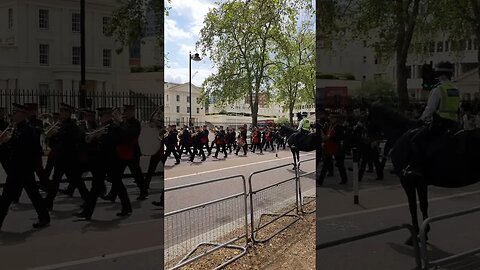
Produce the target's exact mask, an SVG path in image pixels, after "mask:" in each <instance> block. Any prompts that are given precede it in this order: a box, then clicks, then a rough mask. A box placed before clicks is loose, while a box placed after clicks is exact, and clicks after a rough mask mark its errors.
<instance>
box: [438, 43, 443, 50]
mask: <svg viewBox="0 0 480 270" xmlns="http://www.w3.org/2000/svg"><path fill="white" fill-rule="evenodd" d="M437 52H443V41H440V42H437Z"/></svg>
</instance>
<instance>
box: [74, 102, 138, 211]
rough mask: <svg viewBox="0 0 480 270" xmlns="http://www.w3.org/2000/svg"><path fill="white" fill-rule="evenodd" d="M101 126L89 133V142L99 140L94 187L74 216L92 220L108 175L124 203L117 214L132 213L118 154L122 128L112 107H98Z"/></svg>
mask: <svg viewBox="0 0 480 270" xmlns="http://www.w3.org/2000/svg"><path fill="white" fill-rule="evenodd" d="M97 111H98V114H99V116H100V123H101V127H100V128H99V129H97V130H96V131H95V132H93V133H91V134H89V136H87V138H86V140H87V142H91V141H97V143H98V147H99V150H98V151H99V152H98V162H99V164H98V166H96V169H97V170H98V171H97V173H95V174H94V179H93V182H92V188H91V190H90V193H89V194H88V197H87V200H86V201H85V207H84V208H83V211H82V212H79V213H75V214H74V216H76V217H79V218H83V219H85V220H90V219H91V217H92V215H93V212H94V210H95V205H96V203H97V200H98V197H99V196H100V195H101V193H102V191H103V186H104V182H105V179H106V177H108V178H109V179H110V180H111V182H112V189H115V190H116V191H117V193H118V197H119V198H120V202H121V204H122V210H121V212H119V213H117V216H119V217H123V216H129V215H130V214H131V213H132V206H131V204H130V199H129V197H128V193H127V189H126V188H125V185H124V184H123V182H122V172H121V171H120V169H121V162H120V160H119V157H118V155H117V146H118V145H119V144H120V139H121V132H122V131H121V129H120V126H119V125H118V124H117V123H115V122H114V121H113V115H112V109H111V108H98V109H97Z"/></svg>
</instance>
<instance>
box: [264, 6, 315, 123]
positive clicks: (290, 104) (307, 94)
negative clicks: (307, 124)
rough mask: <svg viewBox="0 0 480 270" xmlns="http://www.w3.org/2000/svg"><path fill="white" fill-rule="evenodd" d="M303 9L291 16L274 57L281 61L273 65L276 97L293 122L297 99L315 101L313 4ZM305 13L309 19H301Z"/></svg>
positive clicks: (277, 44)
mask: <svg viewBox="0 0 480 270" xmlns="http://www.w3.org/2000/svg"><path fill="white" fill-rule="evenodd" d="M304 11H305V12H302V13H299V14H297V16H296V17H295V18H293V17H292V20H290V21H289V24H286V25H285V27H284V29H283V30H282V35H281V36H280V37H279V39H278V40H277V43H276V48H275V52H276V54H275V60H276V61H277V62H279V63H280V64H278V65H274V66H271V72H270V73H271V74H272V77H273V80H274V88H275V90H276V100H277V101H278V102H279V103H281V104H283V107H284V108H285V109H287V110H288V112H289V115H290V116H289V120H290V124H293V117H292V114H293V110H294V108H295V105H296V104H297V102H298V101H300V102H303V103H305V104H309V105H311V104H314V101H315V78H314V74H315V33H314V31H313V25H312V19H313V14H314V13H313V7H312V6H311V5H308V4H307V5H305V10H304ZM305 14H306V15H307V16H306V19H305V20H303V21H300V20H299V18H298V17H299V15H304V16H305ZM299 24H300V27H299V26H298V25H299Z"/></svg>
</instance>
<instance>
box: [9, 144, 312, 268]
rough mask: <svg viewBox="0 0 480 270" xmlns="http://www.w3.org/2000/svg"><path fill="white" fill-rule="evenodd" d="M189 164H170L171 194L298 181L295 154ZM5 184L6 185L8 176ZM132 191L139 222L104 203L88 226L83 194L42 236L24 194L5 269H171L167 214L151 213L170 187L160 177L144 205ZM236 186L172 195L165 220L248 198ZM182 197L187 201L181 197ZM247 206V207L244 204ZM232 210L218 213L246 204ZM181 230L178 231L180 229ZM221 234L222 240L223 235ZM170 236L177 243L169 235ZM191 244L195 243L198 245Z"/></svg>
mask: <svg viewBox="0 0 480 270" xmlns="http://www.w3.org/2000/svg"><path fill="white" fill-rule="evenodd" d="M313 156H314V154H313V153H309V154H307V153H305V155H304V156H303V157H302V159H307V158H312V157H313ZM186 159H187V157H186V156H184V157H182V163H181V164H179V165H173V164H174V159H169V160H168V161H167V163H166V165H165V177H166V180H165V187H167V188H169V187H173V186H178V185H185V184H189V183H197V182H201V181H206V180H211V179H214V178H218V177H225V176H230V175H243V176H244V177H246V178H248V176H249V175H250V174H251V173H252V172H254V171H258V170H263V169H267V168H271V167H273V166H280V165H285V166H283V167H282V168H280V169H277V170H275V171H269V172H267V173H264V174H263V175H261V177H260V175H258V177H257V178H256V179H252V182H253V183H254V184H253V185H252V186H253V187H254V188H255V189H258V188H263V187H265V186H267V185H270V184H272V183H276V182H278V181H279V180H281V179H287V178H289V177H292V176H294V172H293V171H292V170H291V164H290V163H291V154H290V151H288V150H287V151H283V150H282V151H280V152H279V157H278V158H277V157H275V154H274V153H269V152H266V153H265V154H264V155H260V154H254V153H251V152H249V153H248V156H247V157H241V156H234V155H231V156H229V157H228V158H227V159H226V160H221V159H218V160H216V159H214V158H212V157H209V158H208V159H207V161H205V162H203V163H201V162H199V160H198V159H197V160H196V161H195V162H194V163H189V162H186ZM141 163H142V167H143V169H144V170H145V169H146V166H147V164H148V157H142V161H141ZM310 163H311V164H309V163H307V162H306V163H305V164H304V165H302V166H303V167H304V168H302V169H303V170H304V171H312V170H314V168H315V167H314V162H313V161H311V162H310ZM127 173H128V172H127ZM0 177H2V176H1V172H0ZM0 179H2V178H0ZM240 182H241V180H240ZM124 183H125V184H126V185H127V190H128V193H129V195H130V199H131V200H132V206H133V214H132V215H131V216H130V217H127V218H118V217H116V216H115V213H116V212H118V211H119V210H120V205H119V203H118V201H117V202H116V203H110V202H104V201H102V200H99V203H98V204H97V208H96V210H95V213H94V215H93V217H92V220H91V221H80V220H78V219H76V218H74V217H72V213H74V212H76V211H79V205H80V204H81V199H79V198H78V197H79V195H78V193H76V194H75V195H74V197H73V198H72V197H68V196H65V195H58V196H57V199H56V201H55V204H54V211H53V212H52V213H51V217H52V222H51V225H50V226H49V227H47V228H44V229H41V230H33V229H31V224H32V223H33V222H35V220H36V213H35V211H34V210H33V209H32V206H31V204H30V201H29V200H28V198H27V197H26V195H25V193H24V194H23V195H22V197H21V199H20V203H19V204H16V205H14V206H12V207H11V210H10V212H9V214H8V215H7V217H6V220H5V222H4V226H3V227H2V231H0V265H1V269H9V270H16V269H68V270H73V269H102V270H109V269H116V270H118V269H145V270H149V269H152V270H158V269H164V266H163V265H162V262H163V256H164V253H163V248H164V244H163V242H164V239H163V232H164V228H163V226H164V219H163V215H164V211H163V210H160V209H159V208H157V207H155V206H152V205H151V202H152V201H153V200H158V199H159V196H160V190H161V188H162V186H163V185H164V183H163V181H161V178H160V177H154V179H152V183H151V190H150V197H149V199H148V200H146V201H143V202H137V201H134V200H135V198H136V196H137V195H138V194H139V191H138V189H137V187H136V186H135V184H134V183H133V180H132V179H126V180H124ZM226 183H228V184H226ZM232 183H233V182H223V183H222V185H218V184H217V185H216V186H213V187H208V188H206V189H202V188H203V187H198V189H197V190H196V191H189V192H177V194H175V196H171V194H170V193H169V192H167V193H166V195H165V201H166V209H165V213H166V212H171V211H173V210H179V209H182V208H185V207H188V206H191V205H194V204H198V203H202V202H205V201H211V200H212V198H213V199H215V198H221V197H224V196H225V195H227V194H229V193H232V192H233V193H236V192H238V190H237V189H236V188H237V187H240V191H242V190H243V187H242V185H241V184H240V185H237V186H235V185H233V184H232ZM63 185H65V184H63ZM87 185H89V183H87ZM313 188H314V185H313V181H310V182H309V184H308V185H307V184H305V190H306V191H307V190H310V191H311V190H313ZM207 191H208V192H207ZM172 194H173V193H172ZM178 194H181V196H180V197H178V196H179V195H178ZM192 194H193V195H192ZM260 201H261V200H260ZM241 202H243V200H242V201H241ZM241 206H242V207H243V205H242V204H241ZM228 207H230V208H225V209H223V210H222V209H216V210H215V211H216V212H215V213H224V212H225V211H226V210H228V209H231V207H237V208H238V203H237V202H235V201H233V202H230V204H229V206H228ZM242 209H243V208H242ZM239 213H240V212H239ZM241 213H242V214H243V212H241ZM193 220H195V219H193ZM207 220H208V219H207ZM222 222H225V220H222V217H219V219H217V220H216V221H215V222H212V223H211V224H210V225H209V226H211V227H212V228H213V227H215V226H217V225H218V224H220V223H222ZM192 223H193V224H195V223H194V222H192ZM178 224H179V223H175V226H177V225H178ZM222 224H223V223H222ZM183 227H187V226H183ZM187 228H188V227H187ZM210 232H212V231H210ZM213 232H216V233H219V231H213ZM195 233H197V235H196V236H198V235H199V234H198V232H196V231H193V234H191V235H190V236H192V237H194V238H195ZM166 235H169V234H168V232H167V234H166ZM170 235H172V234H170ZM186 239H187V240H190V239H191V237H187V238H186ZM166 240H167V238H166Z"/></svg>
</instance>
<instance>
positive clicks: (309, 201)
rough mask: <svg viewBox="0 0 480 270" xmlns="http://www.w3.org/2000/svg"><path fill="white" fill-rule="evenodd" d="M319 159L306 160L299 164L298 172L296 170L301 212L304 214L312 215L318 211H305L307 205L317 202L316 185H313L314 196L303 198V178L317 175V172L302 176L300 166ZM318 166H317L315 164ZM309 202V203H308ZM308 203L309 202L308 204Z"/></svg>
mask: <svg viewBox="0 0 480 270" xmlns="http://www.w3.org/2000/svg"><path fill="white" fill-rule="evenodd" d="M316 160H317V159H316V158H311V159H306V160H302V161H300V162H299V163H298V166H297V170H296V172H295V173H296V175H297V178H298V198H299V201H300V212H302V213H303V214H312V213H315V211H316V209H313V210H311V211H305V209H304V206H306V205H307V204H310V203H312V202H314V201H315V200H316V197H315V191H316V190H315V184H313V188H312V189H313V196H311V195H310V196H302V177H305V176H307V175H312V174H314V175H315V174H316V170H314V171H313V172H306V173H303V174H300V171H299V170H300V165H301V164H302V163H305V162H309V161H316ZM315 165H316V164H315ZM307 200H308V201H307ZM306 201H307V202H306Z"/></svg>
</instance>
